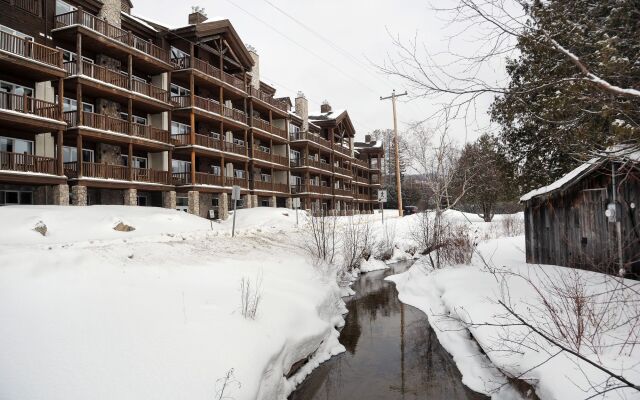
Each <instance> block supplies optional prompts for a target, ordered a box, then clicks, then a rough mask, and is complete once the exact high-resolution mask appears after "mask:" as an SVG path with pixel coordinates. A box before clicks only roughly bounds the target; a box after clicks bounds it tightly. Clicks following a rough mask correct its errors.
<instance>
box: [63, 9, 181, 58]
mask: <svg viewBox="0 0 640 400" xmlns="http://www.w3.org/2000/svg"><path fill="white" fill-rule="evenodd" d="M76 26H77V27H82V28H83V29H87V30H89V31H91V32H95V33H97V34H98V35H96V36H95V40H92V41H90V42H89V41H87V43H85V41H83V45H85V44H86V45H87V46H91V45H100V44H101V43H102V38H103V37H106V38H108V39H109V40H110V41H111V42H112V43H113V44H115V45H117V46H122V47H123V48H125V49H126V50H127V52H128V53H130V54H133V55H136V56H138V55H139V56H141V58H140V60H141V61H146V58H147V57H150V58H152V59H154V60H156V61H159V62H161V63H164V64H166V69H167V70H168V69H170V57H169V52H168V51H167V50H165V49H163V48H162V47H159V46H156V45H155V44H153V43H151V42H150V41H149V40H145V39H142V38H140V37H138V36H136V35H134V34H132V33H131V31H126V30H124V29H122V28H119V27H117V26H115V25H111V24H109V23H108V22H106V21H104V20H102V19H100V18H98V17H96V16H95V15H92V14H90V13H88V12H86V11H84V10H82V9H80V8H79V9H77V10H75V11H71V12H68V13H65V14H59V15H56V17H55V26H54V30H55V31H63V30H64V29H65V28H68V27H76ZM53 33H55V32H53ZM95 50H98V49H95Z"/></svg>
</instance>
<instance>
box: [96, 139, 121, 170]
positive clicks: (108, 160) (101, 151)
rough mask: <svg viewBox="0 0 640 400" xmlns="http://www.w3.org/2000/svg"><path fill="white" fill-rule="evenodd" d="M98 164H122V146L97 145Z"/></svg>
mask: <svg viewBox="0 0 640 400" xmlns="http://www.w3.org/2000/svg"><path fill="white" fill-rule="evenodd" d="M95 157H96V162H97V163H99V164H103V163H104V164H113V165H120V164H122V150H121V148H120V146H114V145H111V144H106V143H97V144H96V155H95Z"/></svg>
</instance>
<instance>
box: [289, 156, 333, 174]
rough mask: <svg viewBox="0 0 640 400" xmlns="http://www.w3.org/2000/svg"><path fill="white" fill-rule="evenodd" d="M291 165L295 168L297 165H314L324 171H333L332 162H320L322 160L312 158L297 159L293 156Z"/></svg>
mask: <svg viewBox="0 0 640 400" xmlns="http://www.w3.org/2000/svg"><path fill="white" fill-rule="evenodd" d="M290 165H291V167H292V168H295V167H313V168H318V169H322V170H324V171H328V172H332V169H331V164H329V163H324V162H320V161H315V160H310V159H304V158H297V159H296V158H292V159H291V160H290Z"/></svg>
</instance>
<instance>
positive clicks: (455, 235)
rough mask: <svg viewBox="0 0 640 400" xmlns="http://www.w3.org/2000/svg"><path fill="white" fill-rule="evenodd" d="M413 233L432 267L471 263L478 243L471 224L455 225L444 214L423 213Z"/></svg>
mask: <svg viewBox="0 0 640 400" xmlns="http://www.w3.org/2000/svg"><path fill="white" fill-rule="evenodd" d="M410 234H411V237H412V239H413V241H414V242H415V244H416V246H417V248H418V252H420V253H421V254H422V255H426V256H428V257H427V258H428V259H429V261H430V263H431V266H432V268H442V267H444V266H446V265H455V264H469V263H471V257H472V256H473V251H474V248H475V243H474V240H473V238H472V235H471V232H470V231H469V227H468V225H466V224H456V223H455V222H454V221H450V220H449V219H447V218H446V217H445V215H444V214H443V213H438V212H435V213H432V212H423V213H421V214H420V215H419V216H418V223H417V224H415V225H414V226H413V227H412V228H411V231H410Z"/></svg>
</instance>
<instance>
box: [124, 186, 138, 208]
mask: <svg viewBox="0 0 640 400" xmlns="http://www.w3.org/2000/svg"><path fill="white" fill-rule="evenodd" d="M123 195H124V205H125V206H137V205H138V191H137V190H136V189H125V190H124V193H123Z"/></svg>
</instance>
